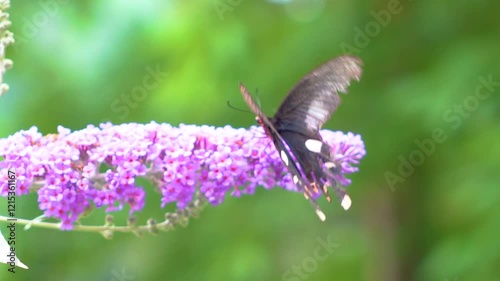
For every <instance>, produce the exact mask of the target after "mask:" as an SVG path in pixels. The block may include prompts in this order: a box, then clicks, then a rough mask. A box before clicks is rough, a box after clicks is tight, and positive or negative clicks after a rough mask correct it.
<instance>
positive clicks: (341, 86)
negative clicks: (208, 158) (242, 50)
mask: <svg viewBox="0 0 500 281" xmlns="http://www.w3.org/2000/svg"><path fill="white" fill-rule="evenodd" d="M361 65H362V61H361V59H360V58H358V57H354V56H340V57H337V58H334V59H332V60H330V61H328V62H326V63H325V64H323V65H321V66H320V67H318V68H317V69H315V70H314V71H312V72H311V73H309V74H308V75H306V76H305V77H304V78H302V80H300V81H299V83H298V84H297V85H295V87H294V88H293V89H292V91H291V92H290V94H288V96H287V97H286V98H285V100H284V101H283V103H281V106H280V107H279V109H278V111H277V112H276V114H275V115H274V117H272V118H268V117H267V116H266V115H265V114H264V113H263V112H262V110H261V108H260V107H259V106H258V105H257V104H256V103H255V101H254V100H253V98H252V96H251V95H250V93H249V91H248V90H247V89H246V88H245V86H243V84H241V82H240V91H241V93H242V95H243V98H244V99H245V101H246V102H247V104H248V106H249V107H250V108H251V109H252V111H253V112H254V113H255V114H256V115H257V117H256V119H257V122H259V124H260V125H262V127H263V128H264V130H265V132H266V134H267V135H268V136H269V137H270V138H271V140H272V141H273V143H274V145H275V147H276V149H277V150H278V152H279V153H280V156H281V160H282V161H283V163H284V164H285V166H286V167H287V168H288V171H289V172H290V173H291V174H292V180H293V182H294V183H295V185H297V187H298V188H299V190H300V191H303V192H304V196H305V197H306V199H309V201H310V202H311V203H312V205H313V206H314V208H315V210H316V214H317V215H318V217H319V218H320V219H321V220H322V221H324V220H325V219H326V216H325V214H324V213H323V212H322V211H321V210H320V208H319V206H318V204H317V203H316V199H315V195H317V194H318V193H319V192H320V191H319V190H320V189H321V191H322V192H323V193H324V194H325V196H326V198H327V200H328V202H330V201H331V198H330V196H329V195H328V186H330V185H332V186H333V187H334V191H335V193H336V194H337V197H338V198H339V201H340V204H341V205H342V207H343V208H344V209H345V210H347V209H349V207H350V206H351V198H350V197H349V195H347V192H346V191H345V189H344V188H343V187H342V186H340V185H339V184H337V181H336V180H335V178H334V176H335V175H336V174H338V173H339V171H340V167H339V164H338V163H336V162H335V161H334V159H333V157H332V155H330V150H331V149H330V146H329V145H328V144H326V143H324V142H323V140H322V139H321V136H320V134H319V130H320V129H321V127H322V126H323V124H324V123H325V122H326V121H327V120H328V119H329V118H330V116H331V115H332V113H333V112H334V111H335V110H336V109H337V106H338V105H339V104H340V97H339V94H338V92H342V93H347V86H349V83H350V82H351V80H352V79H356V80H359V79H360V77H361Z"/></svg>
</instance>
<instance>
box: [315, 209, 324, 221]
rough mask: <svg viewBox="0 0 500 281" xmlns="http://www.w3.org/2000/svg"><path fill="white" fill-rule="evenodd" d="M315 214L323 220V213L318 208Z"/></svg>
mask: <svg viewBox="0 0 500 281" xmlns="http://www.w3.org/2000/svg"><path fill="white" fill-rule="evenodd" d="M316 215H318V218H319V219H320V220H321V221H325V220H326V216H325V213H323V212H322V211H321V210H320V209H316Z"/></svg>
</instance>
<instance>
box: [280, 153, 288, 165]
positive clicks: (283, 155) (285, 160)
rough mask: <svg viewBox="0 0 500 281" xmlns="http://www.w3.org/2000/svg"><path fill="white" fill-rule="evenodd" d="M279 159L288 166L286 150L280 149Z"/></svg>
mask: <svg viewBox="0 0 500 281" xmlns="http://www.w3.org/2000/svg"><path fill="white" fill-rule="evenodd" d="M281 160H283V162H284V163H285V166H288V156H286V152H285V151H284V150H282V151H281Z"/></svg>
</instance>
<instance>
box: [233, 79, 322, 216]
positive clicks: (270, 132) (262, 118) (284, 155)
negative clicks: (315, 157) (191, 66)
mask: <svg viewBox="0 0 500 281" xmlns="http://www.w3.org/2000/svg"><path fill="white" fill-rule="evenodd" d="M240 92H241V94H242V95H243V99H244V100H245V102H246V103H247V104H248V106H249V107H250V109H251V110H252V111H253V112H254V113H255V114H256V115H257V121H258V122H259V123H260V125H261V126H262V127H263V128H264V131H265V132H266V135H267V136H269V138H270V139H271V140H272V142H273V143H274V146H275V147H276V150H277V151H278V153H279V154H280V157H281V160H282V162H283V164H285V166H286V167H287V169H288V171H289V172H290V174H291V175H292V180H293V182H294V184H295V185H296V186H297V187H298V189H299V190H300V191H302V192H304V196H305V197H306V198H307V199H309V202H311V204H312V205H313V207H314V209H315V211H316V214H317V215H318V217H319V218H320V220H322V221H324V220H325V219H326V216H325V214H324V213H323V212H322V211H321V209H320V208H319V206H318V204H317V203H316V200H315V196H314V194H313V192H312V191H311V190H310V189H309V187H310V182H309V180H308V178H307V176H306V175H305V173H304V172H303V169H302V167H301V166H300V164H299V163H300V161H299V159H297V157H296V156H295V155H294V153H293V152H292V149H291V147H290V146H289V145H288V144H287V142H286V141H285V140H284V139H283V137H282V136H281V135H280V133H279V132H278V131H277V130H276V128H275V127H274V125H273V124H272V123H271V121H270V120H269V118H267V116H266V115H264V113H263V112H262V109H261V108H260V106H259V105H257V103H256V102H255V100H254V99H253V97H252V95H251V94H250V92H249V91H248V90H247V89H246V87H245V86H244V85H243V84H242V83H241V82H240Z"/></svg>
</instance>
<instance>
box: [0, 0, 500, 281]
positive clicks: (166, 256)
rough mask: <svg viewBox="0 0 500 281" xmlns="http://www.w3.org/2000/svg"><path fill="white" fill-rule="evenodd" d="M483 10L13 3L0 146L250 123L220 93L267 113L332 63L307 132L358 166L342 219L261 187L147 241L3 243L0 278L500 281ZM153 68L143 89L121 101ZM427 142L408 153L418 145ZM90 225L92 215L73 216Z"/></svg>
mask: <svg viewBox="0 0 500 281" xmlns="http://www.w3.org/2000/svg"><path fill="white" fill-rule="evenodd" d="M499 10H500V3H499V2H498V1H493V0H489V1H488V0H481V1H463V0H462V1H451V0H449V1H439V2H436V1H432V0H418V1H417V0H414V1H410V0H401V1H396V0H380V1H341V0H337V1H327V0H310V1H306V0H274V1H272V0H269V1H248V0H206V1H180V0H179V1H167V0H144V1H123V0H107V1H83V0H80V1H76V0H73V1H71V0H37V1H14V3H12V5H11V8H10V10H9V12H10V19H11V21H12V27H11V29H10V30H11V31H12V32H14V35H15V39H16V44H15V45H13V46H11V47H9V48H8V49H7V57H8V58H10V59H12V60H13V61H14V67H13V68H12V69H11V70H9V71H8V72H7V73H6V74H5V75H4V80H5V82H6V83H8V84H9V85H10V90H9V92H8V93H7V94H6V95H4V96H3V97H2V98H1V99H0V137H6V136H8V135H10V134H13V133H15V132H16V131H19V130H21V129H29V128H30V127H31V126H37V127H38V128H39V130H40V131H41V132H43V133H44V134H49V133H55V132H57V126H58V125H62V126H64V127H67V128H70V129H72V130H78V129H81V128H84V127H85V126H87V125H88V124H99V123H100V122H103V121H111V122H113V123H115V124H119V123H126V122H139V123H147V122H150V121H151V120H154V121H156V122H167V123H170V124H174V125H177V124H179V123H187V124H198V125H202V124H208V125H214V126H224V125H228V124H229V125H231V126H233V127H249V126H251V125H254V116H253V115H252V114H249V113H244V112H240V111H237V110H234V109H231V108H229V107H228V106H227V104H226V102H227V101H230V103H231V104H232V105H233V106H235V107H238V108H242V109H246V104H245V103H244V102H243V100H242V98H241V96H240V93H239V91H238V81H240V80H241V81H243V82H244V83H245V84H246V85H247V86H248V88H249V89H258V95H259V98H260V101H261V104H262V106H263V109H264V111H265V112H267V113H268V114H269V115H272V114H273V113H274V111H275V110H276V108H277V107H278V105H279V103H280V102H281V100H282V99H283V97H284V96H285V95H286V93H287V91H288V90H289V89H290V88H291V87H292V86H293V85H294V84H295V82H296V81H297V80H298V79H300V78H301V77H302V76H303V75H304V74H305V73H307V72H309V71H310V70H311V69H313V68H314V67H316V66H318V65H319V64H321V63H322V62H324V61H326V60H328V59H330V58H332V57H335V56H337V55H340V54H343V53H347V52H350V53H353V54H356V55H358V56H360V57H361V58H362V59H363V61H364V73H363V77H362V79H361V81H360V82H359V83H354V84H353V85H352V86H351V87H350V89H349V92H350V94H349V95H347V96H343V104H342V106H341V107H340V108H339V109H338V111H337V112H336V113H335V114H334V116H333V118H332V119H331V120H330V121H329V122H328V123H327V124H326V125H325V128H328V129H332V130H342V131H344V132H348V131H352V132H354V133H359V134H362V136H363V139H364V141H365V143H366V147H367V152H368V154H367V156H366V157H365V158H364V159H363V160H362V162H361V165H360V172H359V173H356V174H354V175H352V176H351V177H350V178H351V179H352V181H353V183H352V185H351V186H349V191H350V194H351V197H352V198H353V207H352V208H351V210H350V211H349V212H344V211H343V210H342V209H341V208H340V206H338V204H326V202H325V200H321V202H320V204H321V206H322V208H323V210H324V211H325V213H326V214H327V217H328V220H327V221H326V222H324V223H321V222H320V221H319V220H318V219H317V218H316V216H315V214H314V212H313V211H312V209H311V207H310V205H309V203H307V202H306V201H305V200H304V198H303V196H302V195H300V194H297V193H292V192H287V191H285V190H283V189H279V188H276V189H272V190H265V189H263V188H259V189H258V190H257V192H256V194H255V195H252V196H244V197H242V198H231V197H228V198H227V199H226V201H225V202H224V203H223V204H221V205H219V206H217V207H211V206H208V207H207V208H205V209H204V211H203V212H202V213H201V214H200V218H199V219H195V220H192V221H191V222H190V224H189V225H188V226H187V227H186V228H179V229H177V230H176V231H173V232H169V233H161V234H160V235H158V236H151V235H146V236H145V237H142V238H137V237H135V236H134V235H131V234H116V235H115V237H114V238H113V239H112V240H105V239H104V238H103V237H102V236H100V235H99V234H95V233H80V232H62V231H55V230H46V229H41V228H32V229H30V230H28V231H18V233H17V241H18V248H17V249H18V252H17V254H18V255H19V256H20V258H21V260H22V261H23V262H24V263H26V264H27V265H28V266H29V267H30V269H29V270H21V269H18V270H17V273H16V274H15V275H12V274H10V273H8V272H7V266H5V265H2V264H0V268H5V270H0V280H53V281H56V280H116V281H122V280H131V281H132V280H217V281H218V280H294V281H297V280H376V281H392V280H394V281H410V280H415V281H424V280H425V281H445V280H448V281H466V280H474V281H499V280H500V268H499V267H500V235H499V232H500V204H499V203H500V186H499V185H500V176H499V172H498V168H499V165H498V160H499V156H500V144H499V139H500V129H499V125H500V122H499V121H500V109H499V105H500V103H499V102H500V98H499V93H500V67H499V65H500V56H499V55H498V54H499V50H500V18H499V17H498V11H499ZM154 70H159V71H160V72H161V73H163V74H162V75H161V76H158V79H157V84H156V86H155V87H154V88H152V89H150V90H148V91H147V94H146V95H144V96H141V97H140V98H132V99H131V100H129V101H126V100H125V99H126V97H127V96H130V94H131V91H132V89H134V87H136V86H141V85H143V79H144V77H145V76H147V75H148V73H150V72H151V71H154ZM488 80H489V81H493V82H485V81H488ZM478 89H479V90H478ZM253 92H255V90H253ZM478 93H479V96H478ZM478 97H481V98H480V99H479V98H478ZM435 130H441V135H442V136H441V137H440V138H439V139H440V142H439V143H438V142H434V145H435V148H434V149H431V151H430V152H428V153H427V154H425V155H424V154H422V153H423V152H422V151H423V150H422V148H420V147H419V146H418V144H417V143H419V142H426V141H425V140H426V139H431V138H432V137H433V134H434V133H433V132H434V131H435ZM430 147H431V145H429V146H428V148H429V149H430ZM418 155H424V157H423V158H421V159H419V158H418ZM412 157H413V158H412ZM411 159H413V160H411ZM406 161H413V162H415V161H417V162H418V163H417V164H416V165H413V164H411V163H410V164H406V165H410V166H412V168H408V167H406V170H404V169H405V168H404V167H402V165H405V164H402V163H405V162H406ZM146 206H147V208H146V209H145V210H144V211H143V212H141V213H140V214H139V219H140V220H141V221H142V222H144V221H145V220H146V219H147V218H149V217H155V218H157V219H161V218H162V217H163V213H164V212H165V209H161V208H160V196H159V194H155V193H154V192H152V188H149V189H148V198H147V203H146ZM0 207H1V210H6V206H5V202H4V201H3V200H2V201H0ZM167 209H168V208H167ZM0 213H1V214H5V212H4V211H0ZM121 213H122V214H121ZM121 213H120V214H116V219H115V221H116V222H117V223H120V222H123V223H125V216H126V214H127V213H128V211H127V210H124V211H123V212H121ZM17 214H18V216H19V217H22V218H28V219H29V218H35V217H37V216H38V215H40V214H41V212H40V211H39V210H38V208H37V201H36V194H30V195H28V196H23V197H20V198H18V210H17ZM103 220H104V212H103V210H97V211H96V212H94V214H93V215H92V217H91V218H90V219H88V220H86V222H88V223H102V221H103ZM2 230H4V227H3V226H2ZM320 241H330V243H331V245H334V247H332V248H331V249H330V250H328V249H325V248H323V246H322V245H323V244H322V242H320ZM317 249H319V250H317ZM317 251H319V253H320V254H321V255H326V256H322V257H325V258H322V259H321V260H319V259H318V258H315V252H317ZM325 253H326V254H325ZM298 272H300V273H298Z"/></svg>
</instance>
